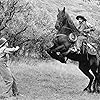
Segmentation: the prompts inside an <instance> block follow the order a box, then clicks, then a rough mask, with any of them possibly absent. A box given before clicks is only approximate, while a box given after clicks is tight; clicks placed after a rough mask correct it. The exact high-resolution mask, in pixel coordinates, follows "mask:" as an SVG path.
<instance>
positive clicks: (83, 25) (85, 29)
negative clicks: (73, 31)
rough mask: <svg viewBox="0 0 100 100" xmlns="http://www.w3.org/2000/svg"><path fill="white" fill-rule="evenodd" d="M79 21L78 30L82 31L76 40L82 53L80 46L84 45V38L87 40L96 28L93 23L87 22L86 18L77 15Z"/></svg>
mask: <svg viewBox="0 0 100 100" xmlns="http://www.w3.org/2000/svg"><path fill="white" fill-rule="evenodd" d="M76 19H77V20H78V22H79V26H78V30H79V31H80V35H79V36H78V40H77V42H76V45H77V50H78V53H80V47H81V46H82V42H83V40H87V38H88V37H89V36H90V34H91V32H92V31H94V30H95V28H94V27H93V25H91V24H90V23H88V22H87V20H86V18H84V17H83V16H81V15H79V16H77V17H76Z"/></svg>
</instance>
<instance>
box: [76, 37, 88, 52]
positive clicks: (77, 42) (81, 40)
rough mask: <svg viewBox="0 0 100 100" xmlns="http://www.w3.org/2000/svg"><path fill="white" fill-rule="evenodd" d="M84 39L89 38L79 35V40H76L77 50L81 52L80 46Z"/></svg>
mask: <svg viewBox="0 0 100 100" xmlns="http://www.w3.org/2000/svg"><path fill="white" fill-rule="evenodd" d="M84 39H87V38H86V37H85V36H78V40H77V41H76V47H77V52H78V53H80V48H81V46H82V42H83V40H84Z"/></svg>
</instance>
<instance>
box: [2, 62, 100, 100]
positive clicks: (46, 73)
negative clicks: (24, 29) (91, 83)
mask: <svg viewBox="0 0 100 100" xmlns="http://www.w3.org/2000/svg"><path fill="white" fill-rule="evenodd" d="M9 65H10V64H9ZM10 67H11V70H12V72H13V73H14V75H15V77H16V80H17V85H18V89H19V91H20V93H21V94H23V96H19V97H18V98H17V100H100V94H90V93H87V92H83V91H82V90H83V89H84V88H85V87H86V85H87V84H88V78H87V77H86V76H85V75H84V74H83V73H82V72H81V71H80V70H79V69H78V66H76V65H74V64H70V63H68V64H61V63H60V62H58V61H55V60H54V61H48V62H47V61H42V62H40V61H34V60H32V61H30V62H28V63H25V62H23V63H22V62H20V63H16V64H15V63H13V64H11V66H10ZM2 83H3V80H2V78H1V81H0V86H2ZM5 100H16V99H15V98H9V99H5Z"/></svg>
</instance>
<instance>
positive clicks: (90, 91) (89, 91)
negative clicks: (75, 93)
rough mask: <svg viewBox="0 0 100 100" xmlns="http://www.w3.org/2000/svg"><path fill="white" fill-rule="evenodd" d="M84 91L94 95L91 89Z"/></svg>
mask: <svg viewBox="0 0 100 100" xmlns="http://www.w3.org/2000/svg"><path fill="white" fill-rule="evenodd" d="M83 91H86V92H88V93H93V91H92V90H91V89H89V88H85V89H84V90H83Z"/></svg>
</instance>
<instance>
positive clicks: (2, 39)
mask: <svg viewBox="0 0 100 100" xmlns="http://www.w3.org/2000/svg"><path fill="white" fill-rule="evenodd" d="M6 42H7V40H6V39H5V38H3V37H2V38H1V39H0V47H2V46H3V45H4V44H5V43H6Z"/></svg>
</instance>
